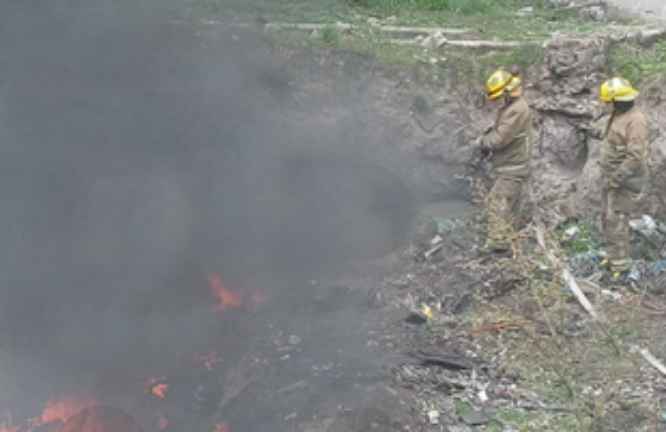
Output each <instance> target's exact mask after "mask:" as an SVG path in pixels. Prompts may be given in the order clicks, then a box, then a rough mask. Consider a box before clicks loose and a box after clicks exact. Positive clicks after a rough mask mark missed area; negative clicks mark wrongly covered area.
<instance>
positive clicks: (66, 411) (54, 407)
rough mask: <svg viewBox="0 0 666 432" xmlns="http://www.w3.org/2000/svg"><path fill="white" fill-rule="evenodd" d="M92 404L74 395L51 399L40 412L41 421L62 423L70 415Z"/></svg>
mask: <svg viewBox="0 0 666 432" xmlns="http://www.w3.org/2000/svg"><path fill="white" fill-rule="evenodd" d="M92 405H94V404H93V403H92V402H91V401H86V400H83V399H79V398H76V397H66V398H62V399H58V400H55V401H51V402H49V403H48V404H47V405H46V409H45V410H44V412H43V413H42V423H51V422H54V421H59V422H61V423H63V424H64V423H65V422H66V421H67V419H69V418H70V417H71V416H73V415H74V414H76V413H78V412H79V411H81V410H82V409H85V408H88V407H89V406H92Z"/></svg>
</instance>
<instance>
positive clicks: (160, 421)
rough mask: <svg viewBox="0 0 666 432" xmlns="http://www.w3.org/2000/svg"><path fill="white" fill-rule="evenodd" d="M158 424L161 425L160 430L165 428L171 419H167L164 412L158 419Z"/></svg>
mask: <svg viewBox="0 0 666 432" xmlns="http://www.w3.org/2000/svg"><path fill="white" fill-rule="evenodd" d="M157 425H158V426H159V428H160V430H164V429H166V427H167V426H169V420H167V418H166V417H164V415H163V414H160V416H159V418H158V419H157Z"/></svg>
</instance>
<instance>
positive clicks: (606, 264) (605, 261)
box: [599, 258, 612, 270]
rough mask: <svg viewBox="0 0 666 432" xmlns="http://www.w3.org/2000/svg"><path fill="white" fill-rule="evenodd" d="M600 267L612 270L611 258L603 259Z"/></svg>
mask: <svg viewBox="0 0 666 432" xmlns="http://www.w3.org/2000/svg"><path fill="white" fill-rule="evenodd" d="M599 267H600V268H601V269H602V270H610V269H611V267H612V266H611V261H610V259H608V258H604V259H602V260H601V262H600V263H599Z"/></svg>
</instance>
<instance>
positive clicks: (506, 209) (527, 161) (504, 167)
mask: <svg viewBox="0 0 666 432" xmlns="http://www.w3.org/2000/svg"><path fill="white" fill-rule="evenodd" d="M486 91H487V94H488V99H489V100H491V101H493V103H494V104H496V105H498V113H497V119H496V121H495V124H494V126H493V127H492V128H490V129H489V130H487V131H486V133H484V135H483V136H481V137H480V138H479V140H478V142H479V144H480V146H481V148H482V150H484V151H486V152H489V153H490V160H489V161H490V164H491V166H492V171H491V172H492V174H493V175H494V177H495V182H494V184H493V186H492V188H491V190H490V193H489V194H488V197H487V199H486V206H487V211H488V239H487V241H486V244H485V246H484V249H485V250H487V251H491V252H505V251H508V250H510V248H511V243H510V239H509V235H510V233H511V232H513V231H515V230H516V229H517V227H518V217H519V210H520V205H521V195H522V192H523V186H524V184H525V182H526V181H527V179H528V178H529V176H530V172H531V162H532V145H533V132H532V114H531V112H530V107H529V105H528V104H527V101H526V100H525V99H524V97H523V96H522V82H521V79H520V78H519V77H518V76H517V75H515V74H513V73H511V72H509V71H507V70H504V69H499V70H497V71H496V72H494V73H493V74H492V75H491V76H490V77H489V78H488V80H487V82H486Z"/></svg>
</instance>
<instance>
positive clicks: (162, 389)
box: [144, 377, 169, 399]
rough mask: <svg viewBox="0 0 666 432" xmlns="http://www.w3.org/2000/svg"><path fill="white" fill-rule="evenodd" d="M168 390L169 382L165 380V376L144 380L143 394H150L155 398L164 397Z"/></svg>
mask: <svg viewBox="0 0 666 432" xmlns="http://www.w3.org/2000/svg"><path fill="white" fill-rule="evenodd" d="M168 391H169V384H168V383H167V382H166V377H160V378H151V379H149V380H148V382H146V389H145V390H144V393H145V394H149V393H150V394H152V395H153V396H155V397H156V398H159V399H164V398H165V397H166V395H167V392H168Z"/></svg>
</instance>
